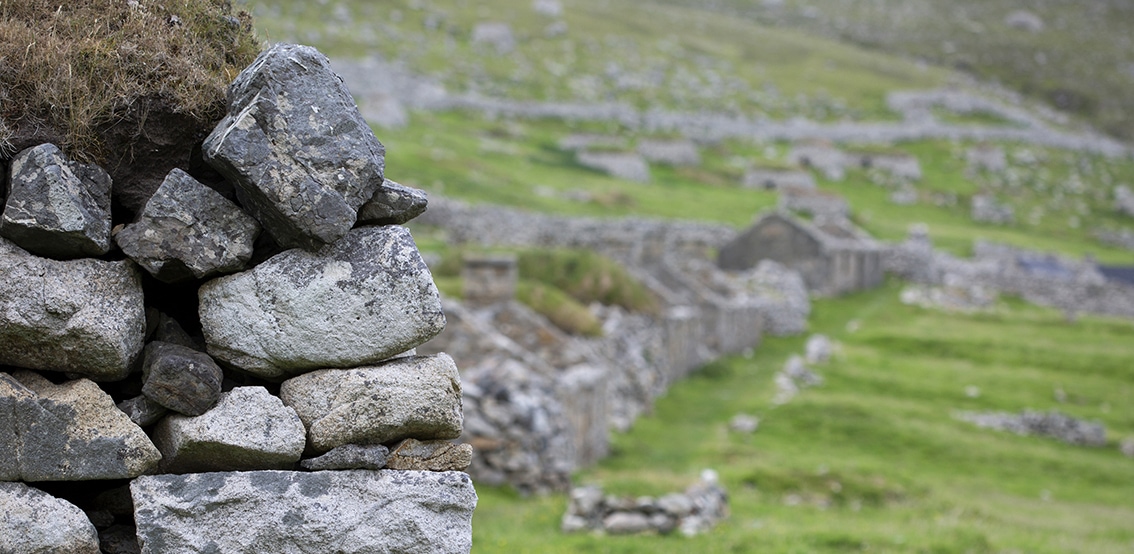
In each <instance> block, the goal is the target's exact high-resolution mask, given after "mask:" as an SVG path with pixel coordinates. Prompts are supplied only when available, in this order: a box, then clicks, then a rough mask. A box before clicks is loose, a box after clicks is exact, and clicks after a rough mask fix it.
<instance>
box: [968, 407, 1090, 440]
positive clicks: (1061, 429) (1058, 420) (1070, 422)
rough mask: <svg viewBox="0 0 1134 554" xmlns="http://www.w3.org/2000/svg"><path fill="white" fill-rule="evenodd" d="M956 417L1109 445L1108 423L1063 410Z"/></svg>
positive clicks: (1013, 430) (990, 426) (1018, 431)
mask: <svg viewBox="0 0 1134 554" xmlns="http://www.w3.org/2000/svg"><path fill="white" fill-rule="evenodd" d="M956 417H957V419H960V420H962V421H967V422H969V423H972V424H973V425H976V426H978V427H984V428H988V429H996V430H998V431H1008V432H1011V433H1016V434H1017V435H1037V436H1041V437H1049V438H1053V439H1058V440H1061V441H1063V442H1065V443H1068V444H1074V445H1078V446H1094V447H1099V446H1106V427H1104V426H1103V424H1102V423H1099V422H1097V421H1083V420H1081V419H1076V418H1073V417H1071V416H1069V415H1067V414H1064V413H1060V412H1033V411H1025V412H1023V413H1021V414H1009V413H1004V412H991V413H974V412H961V413H958V414H956Z"/></svg>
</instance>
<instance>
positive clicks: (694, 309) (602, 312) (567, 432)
mask: <svg viewBox="0 0 1134 554" xmlns="http://www.w3.org/2000/svg"><path fill="white" fill-rule="evenodd" d="M415 225H427V226H430V227H434V228H436V229H439V230H441V231H442V233H443V234H444V237H445V239H446V240H447V241H448V242H449V243H451V244H467V245H476V246H483V247H489V248H491V247H525V246H526V247H550V248H558V247H561V248H585V249H590V250H594V251H596V252H598V253H600V254H603V255H605V256H607V257H609V258H612V259H614V260H616V261H618V262H620V263H621V264H622V265H623V267H625V268H626V269H627V270H628V271H629V272H630V273H631V274H632V275H634V276H635V277H636V278H638V279H639V280H640V281H641V282H642V283H644V284H645V285H646V286H647V287H648V288H649V289H650V290H651V291H652V292H653V293H654V294H655V295H656V296H657V297H658V298H660V299H661V301H662V305H663V306H664V308H663V310H662V311H661V313H660V314H657V315H646V314H640V313H631V312H627V311H624V310H622V309H620V308H617V307H606V306H593V307H592V308H593V310H594V311H595V313H596V314H597V315H598V316H599V318H600V319H601V321H602V323H603V336H602V337H599V338H584V337H575V336H569V335H567V334H565V333H563V332H562V331H560V330H559V329H557V328H555V327H554V326H553V325H551V324H549V323H548V322H547V321H546V320H543V318H542V317H541V316H539V315H537V314H535V313H533V312H532V311H531V310H530V309H528V308H527V307H526V306H524V305H522V304H520V303H519V302H516V301H515V300H512V299H511V298H510V295H507V294H505V295H503V296H498V297H497V298H496V299H495V301H493V300H492V299H488V298H485V297H484V296H482V295H474V298H470V299H468V300H466V301H456V300H451V299H446V300H445V312H446V314H447V317H448V319H449V325H448V327H447V328H446V330H445V331H444V332H442V334H441V335H440V336H438V337H437V338H435V339H433V340H432V341H430V342H429V343H426V344H425V345H423V346H422V347H420V348H419V349H418V352H419V353H430V352H433V351H445V352H447V353H449V354H451V355H452V356H453V357H454V359H456V360H457V362H458V364H459V366H460V367H461V368H462V382H463V387H464V392H465V405H464V410H465V422H466V423H465V436H463V437H462V440H464V441H467V442H469V443H470V444H472V445H473V447H474V449H475V452H476V454H475V455H474V460H473V464H472V467H471V468H470V470H469V471H470V473H471V474H472V475H473V476H474V478H475V479H476V480H477V482H482V483H489V484H505V483H507V484H511V485H513V486H515V487H517V488H519V489H520V490H523V491H548V490H563V489H565V488H567V487H568V486H569V485H570V473H571V471H573V470H574V469H576V468H579V467H582V466H586V465H589V464H591V463H594V462H595V461H597V460H598V459H600V458H601V457H603V456H605V454H606V453H607V451H608V437H609V432H610V431H611V430H626V429H628V428H629V427H630V426H631V425H632V424H633V422H634V421H635V420H636V419H637V418H638V417H639V416H641V415H642V414H645V413H648V412H649V411H650V409H651V407H652V405H653V403H654V401H655V400H656V399H657V398H658V397H659V396H661V395H663V394H664V393H665V391H666V390H668V388H669V387H670V386H672V385H673V384H674V383H675V382H677V381H679V380H681V379H683V378H685V377H686V376H687V375H689V374H690V373H691V372H693V371H695V370H696V369H697V368H699V367H701V366H702V365H704V364H705V363H707V362H709V361H711V360H713V359H715V358H718V357H721V356H726V355H731V354H739V353H742V352H745V351H746V350H750V349H752V348H755V347H757V346H758V344H759V342H760V340H761V337H762V335H763V334H764V333H770V334H775V335H786V334H795V333H800V332H802V331H803V330H804V329H806V319H807V316H808V314H809V311H810V301H809V299H808V293H807V289H806V286H805V285H804V283H803V280H802V279H801V278H800V277H799V275H798V274H797V273H796V272H794V271H791V270H788V269H786V268H784V267H782V266H779V265H778V264H776V263H774V262H765V263H762V264H761V265H760V266H758V267H757V268H755V269H753V270H750V271H747V272H740V273H728V272H724V271H721V270H719V269H718V268H717V267H716V264H715V263H714V262H713V261H712V260H711V254H712V252H714V251H715V249H716V248H718V247H719V246H720V245H721V244H723V243H724V242H725V241H727V240H729V239H731V238H732V237H733V236H734V235H735V230H733V229H732V228H729V227H725V226H717V225H708V224H700V223H690V222H672V221H661V220H651V219H617V220H604V219H591V218H568V217H559V216H550V215H544V214H533V213H528V212H524V211H520V210H515V209H510V208H504V207H499V206H470V205H466V204H463V203H461V202H458V201H454V200H450V199H445V198H438V197H435V196H434V197H431V198H430V208H429V210H428V211H427V212H426V213H425V214H423V215H422V216H420V217H419V218H418V219H417V220H415ZM497 261H498V260H497ZM512 271H515V269H514V267H513V269H512ZM468 277H469V276H467V275H466V281H468ZM502 282H515V277H514V276H511V277H509V276H504V275H499V274H498V275H496V276H495V278H494V280H492V281H491V282H487V283H485V285H484V286H485V288H486V289H495V288H497V287H499V284H500V283H502ZM467 287H468V283H467V282H466V290H468V289H467ZM497 292H498V291H497ZM488 296H491V294H490V295H488ZM468 297H469V295H468V294H467V293H466V298H468Z"/></svg>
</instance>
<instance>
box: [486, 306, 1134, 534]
mask: <svg viewBox="0 0 1134 554" xmlns="http://www.w3.org/2000/svg"><path fill="white" fill-rule="evenodd" d="M896 292H897V288H896V286H895V285H893V284H891V285H889V286H887V287H886V288H884V289H882V290H879V291H876V292H872V293H868V294H861V295H857V296H855V297H852V298H846V299H839V300H824V301H821V302H819V303H818V304H817V305H816V310H815V317H814V320H813V330H815V331H819V332H824V333H828V334H830V335H831V336H833V337H835V338H836V339H837V340H838V341H840V342H841V343H842V350H841V353H840V355H839V356H838V357H837V358H836V359H835V360H834V361H833V362H831V363H829V364H828V365H826V366H821V367H820V368H819V371H820V372H821V373H822V374H823V375H824V376H825V377H826V379H827V382H826V384H825V385H823V386H822V387H819V388H815V389H808V390H806V391H804V392H803V393H802V395H801V396H799V397H797V398H796V399H795V400H794V401H793V402H791V403H789V404H787V405H785V406H780V407H775V406H773V405H772V403H771V397H772V391H773V390H774V386H773V385H772V376H773V375H774V373H775V371H776V370H777V369H778V368H779V367H780V365H781V364H782V363H783V361H784V360H785V359H786V357H787V356H788V355H790V354H791V353H794V352H799V351H800V350H801V349H802V342H803V341H802V339H800V338H792V339H771V340H768V341H767V342H766V343H765V344H764V345H763V346H762V347H761V348H760V349H758V350H757V352H756V354H755V356H754V357H753V358H751V359H744V358H731V359H727V360H723V361H721V362H718V363H715V364H712V365H710V366H708V367H707V368H705V369H704V370H702V371H701V372H700V373H699V374H696V375H695V376H694V377H692V378H691V379H689V380H688V381H686V382H683V383H680V384H678V385H677V386H676V387H675V388H673V389H672V390H671V391H670V393H669V395H668V396H667V397H665V398H663V399H662V400H661V401H660V402H659V403H658V405H657V408H656V410H655V413H654V415H652V416H651V417H648V418H645V419H643V420H640V421H639V422H638V424H637V425H636V426H635V428H634V430H633V431H632V432H630V433H628V434H625V435H619V436H617V437H616V438H615V454H614V455H613V456H611V457H610V458H609V459H607V460H604V461H603V462H601V463H600V464H599V465H598V466H597V467H595V468H592V469H589V470H586V471H584V472H583V473H582V474H581V475H580V476H579V478H578V481H579V482H584V483H585V482H596V483H602V484H604V485H606V486H607V488H608V489H609V490H610V491H611V492H617V493H622V494H633V495H643V494H661V493H664V492H667V491H671V490H675V489H680V488H682V487H684V486H686V485H687V484H688V483H691V482H692V481H693V480H695V477H696V475H697V473H698V471H699V470H700V469H702V468H705V467H712V468H715V469H717V470H718V471H719V472H720V473H721V476H722V479H723V481H724V483H725V486H726V487H727V489H728V490H729V491H730V502H731V506H732V518H731V520H730V521H729V522H728V523H727V524H725V525H723V526H722V527H720V528H718V529H717V530H716V531H714V532H713V533H710V534H708V535H706V536H701V537H697V538H693V539H686V538H681V537H676V536H674V537H645V538H619V537H607V538H597V537H592V536H588V535H581V536H564V535H560V534H559V533H558V531H557V525H558V518H559V517H561V515H562V512H563V509H564V506H565V505H566V499H565V498H563V497H562V496H552V497H549V498H526V499H524V498H516V497H514V496H513V495H512V494H511V493H509V492H507V491H502V490H496V489H486V488H484V487H482V488H481V489H480V493H481V498H482V501H481V506H480V507H479V508H478V510H477V514H476V516H475V521H474V527H473V529H474V534H475V543H474V544H475V550H476V551H477V552H517V551H524V552H859V551H861V552H1011V551H1019V552H1127V551H1128V550H1129V548H1130V547H1131V545H1132V544H1134V527H1131V526H1130V525H1129V522H1130V521H1134V505H1131V504H1130V502H1129V499H1130V498H1131V494H1134V462H1131V460H1129V459H1127V458H1124V457H1122V455H1121V454H1119V453H1118V451H1117V450H1116V449H1115V448H1113V445H1112V447H1111V448H1106V449H1088V448H1080V447H1073V446H1067V445H1064V444H1062V443H1058V442H1054V441H1050V440H1046V439H1040V438H1027V437H1017V436H1014V435H1007V434H1002V433H998V432H994V431H987V430H982V429H977V428H975V427H973V426H970V425H969V424H966V423H963V422H959V421H956V420H954V419H952V417H951V414H952V413H953V412H954V411H957V410H982V411H983V410H1005V411H1019V410H1022V409H1027V408H1031V409H1040V410H1048V409H1059V410H1062V411H1065V412H1068V413H1071V414H1073V415H1076V416H1079V417H1085V418H1090V419H1098V420H1101V421H1103V422H1105V423H1106V424H1107V426H1108V430H1109V433H1110V435H1109V436H1110V438H1111V440H1112V441H1113V440H1115V439H1120V438H1122V437H1126V436H1130V435H1131V434H1134V385H1132V384H1131V383H1132V382H1134V380H1132V379H1134V368H1132V367H1131V366H1130V364H1129V360H1130V359H1132V357H1134V343H1132V342H1131V341H1130V340H1129V337H1130V336H1131V334H1132V333H1134V325H1132V324H1131V323H1129V322H1118V321H1113V320H1104V319H1090V318H1088V319H1085V320H1083V321H1081V322H1080V323H1078V324H1076V325H1068V324H1067V323H1065V322H1064V321H1063V319H1062V318H1061V316H1060V315H1059V314H1058V313H1056V312H1054V311H1048V310H1041V309H1037V308H1033V307H1029V306H1025V305H1022V304H1020V303H1018V302H1005V303H1002V305H1001V308H1000V311H999V312H997V313H995V314H988V315H971V316H966V315H947V314H941V313H935V312H930V311H925V310H921V309H917V308H910V307H906V306H902V305H900V304H899V303H898V302H897V299H896V297H897V294H896ZM852 320H853V321H857V322H858V330H857V331H856V332H853V333H852V332H849V331H848V330H847V323H848V322H850V321H852ZM968 386H975V387H978V388H979V389H980V391H981V393H980V396H979V397H977V398H970V397H968V396H967V395H966V394H965V388H966V387H968ZM1057 387H1059V388H1062V389H1064V390H1065V391H1066V392H1067V394H1068V397H1069V399H1070V400H1069V403H1068V404H1059V403H1057V402H1056V401H1055V400H1054V396H1053V391H1054V389H1055V388H1057ZM741 412H744V413H749V414H754V415H757V416H759V417H760V418H761V424H760V428H759V430H758V431H757V432H756V433H755V434H754V435H748V436H746V435H737V434H732V433H729V432H728V431H727V422H728V420H729V419H730V418H731V417H732V416H733V415H735V414H736V413H741ZM793 495H794V497H796V498H798V499H799V501H800V503H799V504H798V505H791V503H792V497H793Z"/></svg>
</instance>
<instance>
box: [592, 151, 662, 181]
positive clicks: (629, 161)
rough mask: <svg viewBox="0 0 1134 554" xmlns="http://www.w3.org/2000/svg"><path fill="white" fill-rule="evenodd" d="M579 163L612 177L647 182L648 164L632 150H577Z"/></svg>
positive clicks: (648, 174)
mask: <svg viewBox="0 0 1134 554" xmlns="http://www.w3.org/2000/svg"><path fill="white" fill-rule="evenodd" d="M575 161H577V162H579V165H582V166H583V167H588V168H591V169H594V170H596V171H601V172H603V173H606V174H607V175H610V176H612V177H617V178H619V179H626V180H627V181H636V182H639V183H648V182H649V181H650V166H649V165H648V164H647V163H646V160H644V159H642V157H641V156H639V155H638V154H635V153H632V152H577V153H576V154H575Z"/></svg>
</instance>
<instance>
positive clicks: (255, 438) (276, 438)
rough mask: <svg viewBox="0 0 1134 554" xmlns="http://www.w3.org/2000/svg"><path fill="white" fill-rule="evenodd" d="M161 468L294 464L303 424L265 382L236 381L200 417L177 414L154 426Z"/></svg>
mask: <svg viewBox="0 0 1134 554" xmlns="http://www.w3.org/2000/svg"><path fill="white" fill-rule="evenodd" d="M153 438H154V443H155V444H157V447H158V449H159V450H161V453H162V456H164V457H163V458H162V463H161V467H160V469H161V471H162V472H166V473H189V472H201V471H240V470H254V469H284V468H288V469H290V468H291V467H292V466H293V465H294V464H295V462H298V461H299V458H300V456H302V455H303V444H304V432H303V424H302V423H301V422H300V421H299V418H298V417H296V415H295V411H294V410H292V409H291V408H288V407H287V406H284V405H283V403H282V402H280V400H279V399H278V398H276V397H274V396H272V395H271V394H268V391H267V389H265V388H264V387H237V388H234V389H232V390H231V391H229V392H226V393H224V394H222V395H221V399H220V402H218V403H217V405H216V406H214V407H213V409H211V410H209V411H207V412H205V413H204V414H202V415H199V416H196V417H188V416H183V415H177V414H173V415H170V416H169V417H166V418H165V419H163V420H161V422H159V423H158V424H157V427H155V428H154V431H153Z"/></svg>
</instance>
